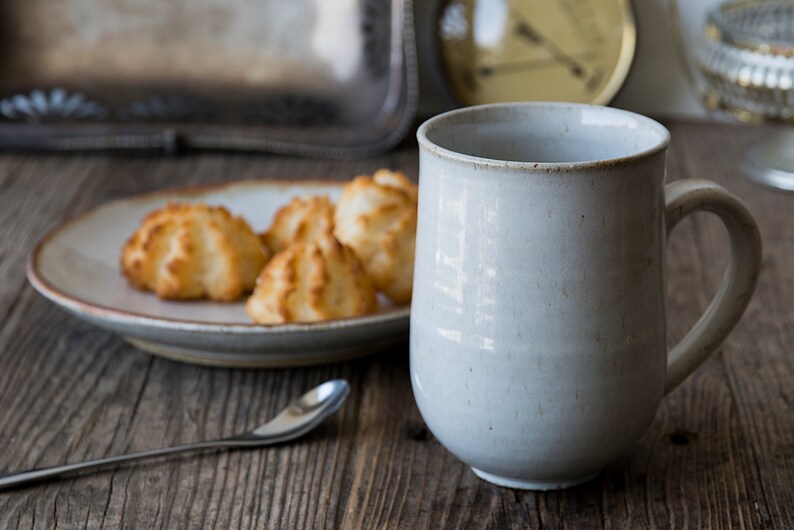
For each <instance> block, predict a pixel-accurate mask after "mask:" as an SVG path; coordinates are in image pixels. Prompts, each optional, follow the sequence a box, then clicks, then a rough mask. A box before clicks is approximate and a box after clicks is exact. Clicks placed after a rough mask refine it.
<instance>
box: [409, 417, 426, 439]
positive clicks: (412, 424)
mask: <svg viewBox="0 0 794 530" xmlns="http://www.w3.org/2000/svg"><path fill="white" fill-rule="evenodd" d="M403 435H404V436H405V437H406V438H408V439H409V440H414V441H415V442H425V441H427V440H428V439H429V438H430V431H428V430H427V427H425V424H424V423H421V422H418V421H412V420H408V421H406V422H405V426H404V427H403Z"/></svg>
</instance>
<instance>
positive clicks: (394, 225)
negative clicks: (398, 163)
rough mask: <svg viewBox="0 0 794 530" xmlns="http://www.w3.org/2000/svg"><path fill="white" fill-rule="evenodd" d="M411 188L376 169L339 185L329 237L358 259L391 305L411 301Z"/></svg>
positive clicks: (414, 196) (395, 175) (414, 193)
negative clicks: (332, 227)
mask: <svg viewBox="0 0 794 530" xmlns="http://www.w3.org/2000/svg"><path fill="white" fill-rule="evenodd" d="M416 209H417V186H416V185H415V184H413V183H412V182H411V181H410V180H408V179H407V178H406V177H405V175H404V174H402V173H400V172H394V171H389V170H387V169H380V170H378V171H376V172H375V174H374V175H372V177H368V176H361V177H356V178H355V179H353V180H352V181H351V182H349V183H348V184H346V185H345V187H344V190H343V191H342V196H341V197H340V198H339V201H338V202H337V204H336V211H335V215H334V224H335V228H334V235H335V236H336V237H337V239H339V241H341V242H342V243H344V244H346V245H349V246H350V247H351V248H352V249H353V250H354V251H355V252H356V254H357V255H358V257H359V258H360V259H361V262H362V263H363V264H364V269H365V270H366V271H367V274H368V275H369V277H370V278H372V281H373V283H374V284H375V287H376V288H377V289H378V290H379V291H381V292H383V293H384V294H385V295H386V296H388V297H389V298H390V299H391V300H392V301H393V302H395V303H397V304H404V303H408V302H410V300H411V289H412V286H413V285H412V284H413V271H414V248H415V244H416Z"/></svg>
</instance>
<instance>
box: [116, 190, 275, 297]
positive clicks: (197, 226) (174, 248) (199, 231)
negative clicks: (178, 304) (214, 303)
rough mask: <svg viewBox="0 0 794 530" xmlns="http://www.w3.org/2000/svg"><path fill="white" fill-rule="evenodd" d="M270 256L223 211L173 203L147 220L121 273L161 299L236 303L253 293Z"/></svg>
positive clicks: (129, 245)
mask: <svg viewBox="0 0 794 530" xmlns="http://www.w3.org/2000/svg"><path fill="white" fill-rule="evenodd" d="M267 259H268V251H267V250H266V249H265V248H264V246H263V245H262V242H261V241H260V239H259V237H258V236H257V235H256V233H255V232H254V231H253V230H252V229H251V227H250V226H249V225H248V223H247V222H246V221H245V220H244V219H243V218H241V217H235V216H233V215H232V214H230V213H229V211H228V210H226V209H225V208H223V207H222V206H209V205H206V204H192V203H170V204H168V205H167V206H165V207H164V208H161V209H158V210H155V211H153V212H151V213H150V214H149V215H147V216H146V217H145V218H144V219H143V221H142V222H141V225H140V226H139V228H138V229H137V230H136V231H135V232H134V233H133V234H132V236H131V237H130V238H129V240H127V242H126V244H125V245H124V247H123V248H122V250H121V270H122V273H123V274H124V276H125V277H126V278H127V280H128V281H129V282H130V283H131V284H132V285H133V286H135V287H137V288H139V289H142V290H145V291H153V292H154V293H156V294H157V296H159V297H160V298H165V299H174V300H187V299H202V298H209V299H211V300H218V301H232V300H237V299H238V298H241V297H242V296H244V295H245V294H247V293H249V292H250V291H251V290H252V289H253V288H254V285H255V283H256V278H257V275H258V274H259V271H261V270H262V267H264V266H265V263H266V262H267Z"/></svg>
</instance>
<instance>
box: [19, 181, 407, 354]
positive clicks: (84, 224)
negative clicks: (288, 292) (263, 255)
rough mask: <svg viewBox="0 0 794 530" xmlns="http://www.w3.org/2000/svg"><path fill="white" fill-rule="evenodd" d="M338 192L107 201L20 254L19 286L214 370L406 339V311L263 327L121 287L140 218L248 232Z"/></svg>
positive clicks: (210, 307) (228, 310)
mask: <svg viewBox="0 0 794 530" xmlns="http://www.w3.org/2000/svg"><path fill="white" fill-rule="evenodd" d="M341 186H342V183H339V182H321V181H300V182H296V181H289V182H278V181H276V182H274V181H245V182H236V183H232V184H225V185H220V186H216V187H203V188H194V189H183V190H173V191H167V192H161V193H153V194H149V195H144V196H138V197H133V198H130V199H124V200H120V201H115V202H111V203H108V204H105V205H103V206H100V207H98V208H95V209H93V210H91V211H89V212H86V213H84V214H82V215H80V216H77V217H75V218H73V219H71V220H69V221H67V222H65V223H64V224H62V225H61V226H59V227H58V228H56V229H55V230H53V231H52V232H50V233H49V234H48V235H47V236H45V237H44V238H43V239H42V240H41V241H40V242H39V244H38V245H37V246H36V248H35V249H34V250H33V252H32V253H31V255H30V259H29V261H28V279H29V280H30V282H31V284H32V285H33V287H35V288H36V290H38V291H39V292H40V293H41V294H43V295H44V296H45V297H47V298H49V299H50V300H52V301H53V302H54V303H56V304H58V305H59V306H61V307H62V308H64V309H66V310H67V311H69V312H71V313H73V314H75V315H76V316H78V317H80V318H82V319H84V320H86V321H88V322H91V323H92V324H95V325H97V326H100V327H103V328H106V329H109V330H111V331H115V332H117V333H120V334H121V335H122V336H124V338H125V339H126V340H128V341H129V342H130V343H132V344H134V345H135V346H137V347H139V348H141V349H143V350H146V351H148V352H151V353H154V354H156V355H160V356H163V357H168V358H170V359H176V360H180V361H186V362H193V363H199V364H208V365H216V366H245V367H275V366H303V365H310V364H323V363H329V362H336V361H342V360H347V359H351V358H353V357H358V356H360V355H365V354H367V353H372V352H375V351H378V350H383V349H385V348H388V347H390V346H394V345H396V344H399V343H401V342H404V341H405V340H407V336H408V320H409V308H408V307H407V306H394V305H390V304H389V303H388V302H387V301H386V300H385V299H381V300H380V308H379V311H378V312H377V313H375V314H372V315H368V316H365V317H359V318H347V319H339V320H329V321H325V322H318V323H309V324H284V325H272V326H263V325H258V324H254V323H252V322H251V320H250V319H249V318H248V316H247V315H246V314H245V310H244V302H238V303H213V302H196V301H192V302H166V301H163V300H160V299H158V298H157V297H156V296H154V295H153V294H150V293H144V292H141V291H138V290H136V289H133V288H131V287H130V286H129V285H128V284H127V282H126V280H125V279H124V278H123V277H122V276H121V273H120V272H119V253H120V250H121V246H122V245H123V243H124V242H125V241H126V240H127V238H128V237H129V236H130V234H132V232H133V231H134V230H135V228H136V227H137V226H138V224H139V223H140V220H141V218H142V217H143V216H144V215H146V214H147V213H148V212H150V211H151V210H153V209H155V208H159V207H161V206H163V205H164V204H165V203H166V202H168V201H172V200H179V201H194V202H199V201H200V202H206V203H209V204H220V205H223V206H225V207H227V208H228V209H229V210H230V211H232V212H233V213H235V214H239V215H242V216H244V217H245V218H246V219H247V220H248V222H249V223H250V224H251V226H252V227H253V228H254V230H256V231H258V232H259V231H262V230H264V229H265V228H266V227H267V226H268V225H269V224H270V221H271V220H272V218H273V214H274V213H275V212H276V210H277V209H278V208H279V207H281V206H282V205H284V204H286V203H287V202H288V201H289V200H290V199H291V198H292V197H294V196H296V195H302V196H306V195H313V194H327V195H329V196H330V197H331V199H335V198H336V197H337V196H338V195H339V193H340V192H341Z"/></svg>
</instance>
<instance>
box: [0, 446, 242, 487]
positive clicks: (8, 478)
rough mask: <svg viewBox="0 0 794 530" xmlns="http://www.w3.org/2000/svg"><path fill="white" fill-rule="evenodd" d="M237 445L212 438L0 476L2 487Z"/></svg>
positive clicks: (0, 485)
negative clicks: (124, 463)
mask: <svg viewBox="0 0 794 530" xmlns="http://www.w3.org/2000/svg"><path fill="white" fill-rule="evenodd" d="M233 445H237V444H235V443H234V441H233V439H225V440H212V441H208V442H197V443H191V444H182V445H175V446H172V447H164V448H162V449H150V450H148V451H140V452H137V453H128V454H126V455H117V456H109V457H107V458H99V459H97V460H88V461H86V462H78V463H75V464H64V465H61V466H51V467H42V468H39V469H31V470H30V471H20V472H18V473H11V474H8V475H2V476H0V489H3V488H8V487H11V486H16V485H19V484H24V483H26V482H35V481H37V480H41V479H45V478H48V477H57V476H61V475H66V474H68V473H73V472H75V471H81V470H84V469H93V468H98V467H103V466H108V465H111V464H118V463H121V462H127V461H129V460H138V459H141V458H150V457H155V456H162V455H168V454H173V453H181V452H183V451H195V450H198V449H213V448H223V447H231V446H233Z"/></svg>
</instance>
